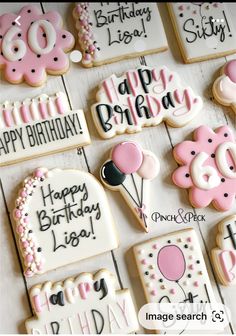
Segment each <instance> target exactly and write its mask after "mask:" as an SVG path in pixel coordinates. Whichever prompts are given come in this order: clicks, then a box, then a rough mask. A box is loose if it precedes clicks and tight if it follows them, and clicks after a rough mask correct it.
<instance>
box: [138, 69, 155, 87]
mask: <svg viewBox="0 0 236 336" xmlns="http://www.w3.org/2000/svg"><path fill="white" fill-rule="evenodd" d="M138 75H139V79H140V82H141V84H142V87H143V90H144V92H145V93H149V91H148V86H149V85H150V84H151V82H152V72H151V71H150V70H148V69H138Z"/></svg>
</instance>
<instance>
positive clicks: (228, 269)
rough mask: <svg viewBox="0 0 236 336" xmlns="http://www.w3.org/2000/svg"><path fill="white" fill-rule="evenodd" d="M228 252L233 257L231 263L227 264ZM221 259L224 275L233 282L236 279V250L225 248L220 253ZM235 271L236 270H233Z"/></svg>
mask: <svg viewBox="0 0 236 336" xmlns="http://www.w3.org/2000/svg"><path fill="white" fill-rule="evenodd" d="M226 254H228V255H229V256H230V259H231V265H227V264H226V261H225V255H226ZM219 260H220V264H221V268H222V270H223V273H224V276H225V278H226V280H227V281H228V282H231V281H233V280H234V279H235V275H236V274H235V273H236V272H235V271H236V268H235V267H236V253H235V252H234V251H227V250H223V251H222V252H221V253H220V254H219ZM233 271H234V272H233Z"/></svg>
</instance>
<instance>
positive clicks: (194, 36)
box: [183, 19, 197, 43]
mask: <svg viewBox="0 0 236 336" xmlns="http://www.w3.org/2000/svg"><path fill="white" fill-rule="evenodd" d="M189 24H190V27H189V28H187V27H186V26H188V25H189ZM191 26H192V29H194V20H193V19H188V20H186V21H185V22H184V24H183V30H184V31H185V32H186V33H190V34H191V35H192V36H191V37H186V41H187V42H188V43H193V42H194V41H196V39H197V34H196V33H195V32H194V31H193V30H192V29H191Z"/></svg>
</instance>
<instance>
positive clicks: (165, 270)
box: [157, 245, 186, 281]
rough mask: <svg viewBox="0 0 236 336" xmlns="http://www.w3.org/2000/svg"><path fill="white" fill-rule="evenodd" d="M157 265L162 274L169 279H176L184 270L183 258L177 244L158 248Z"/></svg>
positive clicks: (180, 276)
mask: <svg viewBox="0 0 236 336" xmlns="http://www.w3.org/2000/svg"><path fill="white" fill-rule="evenodd" d="M157 265H158V267H159V269H160V272H161V273H162V275H163V276H164V277H165V278H166V279H167V280H170V281H178V280H179V279H181V278H182V276H183V275H184V272H185V267H186V265H185V259H184V255H183V252H182V251H181V249H180V248H179V247H178V246H175V245H167V246H164V247H163V248H161V249H160V251H159V253H158V256H157Z"/></svg>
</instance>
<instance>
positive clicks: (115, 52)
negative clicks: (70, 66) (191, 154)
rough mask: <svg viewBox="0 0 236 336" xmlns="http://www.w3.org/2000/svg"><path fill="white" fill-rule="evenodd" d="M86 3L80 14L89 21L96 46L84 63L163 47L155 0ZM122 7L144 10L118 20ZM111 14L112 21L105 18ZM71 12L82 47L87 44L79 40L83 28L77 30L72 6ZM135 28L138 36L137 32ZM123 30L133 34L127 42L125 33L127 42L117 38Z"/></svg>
mask: <svg viewBox="0 0 236 336" xmlns="http://www.w3.org/2000/svg"><path fill="white" fill-rule="evenodd" d="M86 7H87V11H86V12H87V17H83V19H84V20H86V21H88V22H89V23H91V24H92V26H91V30H92V34H93V36H94V38H91V40H96V42H97V44H96V46H98V47H99V48H100V50H96V52H95V54H94V55H92V58H91V60H86V59H84V60H83V63H84V64H91V65H99V64H100V63H103V62H106V63H108V62H111V61H113V60H114V59H119V58H127V57H132V55H135V54H137V53H140V54H141V55H142V54H147V53H153V52H158V51H162V50H166V49H167V47H168V44H167V40H166V35H165V31H164V28H163V24H162V21H161V17H160V14H159V11H158V7H157V4H156V3H133V2H132V3H128V2H127V3H115V2H103V3H100V2H98V3H89V4H87V5H86ZM122 8H124V11H125V12H126V13H129V12H131V11H133V9H134V11H135V12H136V11H138V12H139V13H141V12H143V11H145V13H144V14H143V15H141V16H139V15H133V17H130V18H129V19H127V17H126V16H125V15H124V20H122V22H121V20H120V18H119V13H121V11H122ZM96 13H97V15H96ZM149 13H150V14H149ZM112 14H114V17H113V19H114V20H113V22H111V21H110V23H108V21H107V22H105V21H106V19H107V18H108V16H110V17H111V16H112ZM121 15H122V14H121ZM73 16H74V18H75V19H76V28H77V30H78V31H79V43H80V45H81V46H82V49H84V50H85V49H86V47H87V46H86V44H84V41H83V35H84V33H83V30H82V32H81V25H80V21H79V18H80V14H79V13H78V11H77V8H76V7H75V9H74V11H73ZM96 17H97V19H96ZM144 28H145V29H144ZM138 32H139V34H140V36H138V35H137V33H138ZM156 32H158V34H157V33H156ZM124 34H126V35H129V34H133V35H132V36H131V35H130V38H129V40H130V42H129V43H128V37H126V42H127V43H125V42H124V39H123V41H121V42H119V36H122V38H123V37H124ZM134 34H135V35H136V36H135V35H134ZM116 41H117V42H116Z"/></svg>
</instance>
